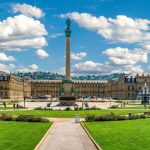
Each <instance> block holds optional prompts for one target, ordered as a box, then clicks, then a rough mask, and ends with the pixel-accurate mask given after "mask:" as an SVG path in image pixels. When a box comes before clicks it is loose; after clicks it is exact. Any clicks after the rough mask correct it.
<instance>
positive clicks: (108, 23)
mask: <svg viewBox="0 0 150 150" xmlns="http://www.w3.org/2000/svg"><path fill="white" fill-rule="evenodd" d="M68 16H69V17H70V18H71V19H72V20H74V21H75V22H76V23H78V24H79V26H81V27H84V28H87V29H90V30H94V31H96V32H97V33H98V34H100V35H101V36H103V37H104V38H105V39H108V40H111V41H116V42H125V43H135V42H147V41H149V40H150V32H149V29H150V28H149V25H150V20H147V19H132V18H130V17H127V16H124V15H118V16H116V18H115V19H113V18H106V17H104V16H100V17H96V16H93V15H91V14H89V13H79V12H72V13H67V14H61V15H60V17H61V18H65V17H68Z"/></svg>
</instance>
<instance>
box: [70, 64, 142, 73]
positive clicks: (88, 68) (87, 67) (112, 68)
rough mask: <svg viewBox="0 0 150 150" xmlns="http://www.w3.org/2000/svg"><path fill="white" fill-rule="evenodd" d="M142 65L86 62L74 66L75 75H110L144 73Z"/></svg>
mask: <svg viewBox="0 0 150 150" xmlns="http://www.w3.org/2000/svg"><path fill="white" fill-rule="evenodd" d="M142 72H143V69H142V68H141V66H140V65H123V66H116V65H112V64H111V63H109V62H104V63H96V62H94V61H85V62H82V63H78V64H75V65H73V66H72V73H73V74H78V75H80V74H84V75H87V74H110V73H142Z"/></svg>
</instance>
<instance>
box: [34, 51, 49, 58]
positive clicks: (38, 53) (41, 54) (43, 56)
mask: <svg viewBox="0 0 150 150" xmlns="http://www.w3.org/2000/svg"><path fill="white" fill-rule="evenodd" d="M36 53H37V55H38V56H39V57H40V58H42V59H44V58H46V57H48V56H49V54H48V53H47V52H46V51H45V50H43V49H38V50H37V52H36Z"/></svg>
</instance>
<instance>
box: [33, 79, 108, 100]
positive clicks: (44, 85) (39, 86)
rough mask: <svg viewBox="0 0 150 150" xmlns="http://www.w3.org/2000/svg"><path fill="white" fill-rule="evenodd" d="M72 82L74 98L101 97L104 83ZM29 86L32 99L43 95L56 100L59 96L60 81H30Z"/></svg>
mask: <svg viewBox="0 0 150 150" xmlns="http://www.w3.org/2000/svg"><path fill="white" fill-rule="evenodd" d="M72 82H73V83H72V84H73V85H74V87H75V92H74V94H75V97H76V98H79V97H81V96H97V97H102V96H103V95H101V94H103V93H102V92H101V90H102V89H103V87H104V84H105V83H106V81H93V80H92V81H89V80H86V81H85V80H73V81H72ZM31 85H32V96H33V98H39V97H43V96H45V95H51V96H52V97H56V98H58V97H59V96H60V94H61V93H60V88H61V86H62V80H32V81H31Z"/></svg>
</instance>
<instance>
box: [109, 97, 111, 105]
mask: <svg viewBox="0 0 150 150" xmlns="http://www.w3.org/2000/svg"><path fill="white" fill-rule="evenodd" d="M109 100H110V107H111V98H110V99H109Z"/></svg>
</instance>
